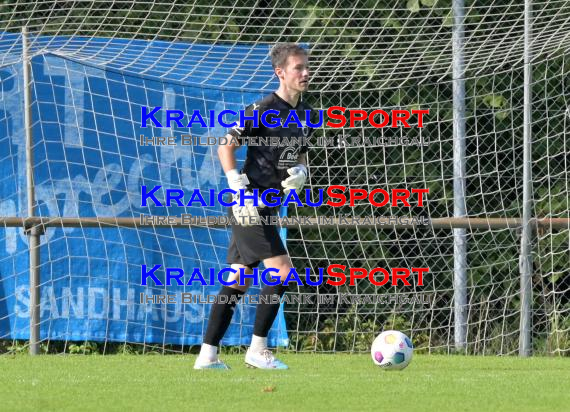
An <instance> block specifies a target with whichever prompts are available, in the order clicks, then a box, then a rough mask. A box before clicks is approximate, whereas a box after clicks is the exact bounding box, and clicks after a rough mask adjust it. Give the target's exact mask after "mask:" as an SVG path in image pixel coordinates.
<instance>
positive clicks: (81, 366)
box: [0, 354, 570, 412]
mask: <svg viewBox="0 0 570 412" xmlns="http://www.w3.org/2000/svg"><path fill="white" fill-rule="evenodd" d="M279 356H280V358H281V359H283V360H284V361H285V362H287V363H288V364H289V366H290V368H291V369H290V370H288V371H261V370H252V369H247V368H246V367H245V365H244V364H243V356H242V355H231V356H225V357H224V358H223V359H225V360H226V361H227V362H228V364H229V365H231V366H232V370H230V371H220V370H210V371H195V370H193V369H192V365H193V362H194V359H195V356H194V355H188V356H177V355H169V356H160V355H159V356H136V355H112V356H83V355H68V356H58V355H47V356H38V357H29V356H26V355H18V356H9V355H8V356H0V411H64V410H66V411H67V410H81V411H88V410H93V411H102V410H104V411H112V410H113V411H114V410H117V411H118V410H121V411H125V410H140V411H146V410H155V411H161V410H171V411H174V410H188V411H189V410H232V411H252V410H260V411H268V410H279V411H287V410H291V411H298V410H327V411H332V410H377V411H386V410H391V411H415V410H430V411H437V412H444V411H482V410H488V411H517V412H522V411H535V410H536V411H539V410H540V411H569V410H570V358H539V357H537V358H528V359H522V358H517V357H466V356H416V357H415V358H414V359H413V361H412V363H411V365H410V366H409V367H408V368H407V369H405V370H403V371H393V372H389V371H384V370H381V369H379V368H377V367H375V366H373V364H372V361H371V359H370V357H369V356H367V355H312V354H280V355H279Z"/></svg>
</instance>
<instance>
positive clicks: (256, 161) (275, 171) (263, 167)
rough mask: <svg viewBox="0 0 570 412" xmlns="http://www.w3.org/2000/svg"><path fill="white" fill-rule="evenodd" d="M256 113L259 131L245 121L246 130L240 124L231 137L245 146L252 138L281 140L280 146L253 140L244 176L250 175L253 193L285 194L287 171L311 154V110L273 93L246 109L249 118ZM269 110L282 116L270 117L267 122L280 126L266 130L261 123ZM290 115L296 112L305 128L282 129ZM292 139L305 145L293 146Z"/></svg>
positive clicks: (251, 123) (250, 122)
mask: <svg viewBox="0 0 570 412" xmlns="http://www.w3.org/2000/svg"><path fill="white" fill-rule="evenodd" d="M254 110H257V117H258V120H259V122H258V127H254V124H253V120H246V121H245V122H244V127H239V122H238V125H237V126H236V127H234V128H233V129H231V131H230V132H229V134H230V135H232V136H234V137H236V138H238V139H240V141H241V142H242V143H245V144H247V142H248V139H247V138H249V137H267V138H271V137H276V138H279V142H280V144H278V145H271V144H270V143H266V142H265V141H266V140H267V141H269V140H270V139H263V140H262V139H251V144H248V145H247V155H246V159H245V164H244V166H243V168H242V170H241V173H245V174H246V175H247V177H248V179H249V182H250V185H249V186H250V188H251V189H259V190H260V193H261V192H262V191H264V190H266V189H278V190H279V191H280V194H282V190H283V187H282V186H281V182H282V181H283V180H285V179H287V178H288V177H289V174H288V173H287V169H289V168H290V167H293V166H295V165H297V164H298V161H297V158H298V156H299V154H301V153H305V152H307V150H308V147H307V144H306V142H307V141H308V139H309V136H310V135H311V133H312V132H313V129H312V128H310V127H308V126H307V123H306V116H307V115H308V113H310V111H311V110H312V109H311V107H310V106H308V105H307V104H305V103H304V102H302V101H300V100H299V102H298V103H297V106H296V107H293V106H291V105H290V104H289V103H288V102H286V101H285V100H283V99H282V98H281V97H279V96H278V95H277V94H276V93H271V94H270V95H268V96H266V97H264V98H263V99H261V100H259V101H257V102H255V103H253V104H252V105H250V106H248V107H247V108H246V109H245V114H246V116H248V117H252V115H253V113H254ZM267 110H275V111H278V112H279V114H275V113H268V115H267V116H266V118H267V120H266V121H267V122H271V123H277V121H278V119H280V126H277V127H267V126H265V125H264V124H263V123H262V121H261V116H262V114H263V113H264V112H265V111H267ZM307 110H308V111H309V112H307ZM291 111H295V112H296V114H297V118H298V119H299V121H300V123H301V124H302V125H303V127H299V126H298V125H297V124H296V122H290V124H289V125H288V127H283V124H284V122H285V120H286V119H287V118H288V117H289V115H290V112H291ZM291 138H298V139H293V140H297V141H298V142H301V143H304V144H300V145H299V144H294V143H296V142H295V141H293V142H291ZM274 140H275V139H274ZM291 143H293V144H291Z"/></svg>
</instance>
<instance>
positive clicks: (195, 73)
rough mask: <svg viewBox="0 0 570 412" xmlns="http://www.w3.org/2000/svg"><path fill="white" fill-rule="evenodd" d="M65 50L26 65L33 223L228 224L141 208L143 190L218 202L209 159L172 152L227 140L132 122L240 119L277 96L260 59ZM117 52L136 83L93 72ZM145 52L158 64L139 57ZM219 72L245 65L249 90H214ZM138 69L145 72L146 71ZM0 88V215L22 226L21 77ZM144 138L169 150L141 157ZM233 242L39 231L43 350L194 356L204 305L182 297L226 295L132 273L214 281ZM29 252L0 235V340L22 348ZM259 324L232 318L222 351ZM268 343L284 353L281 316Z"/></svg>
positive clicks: (135, 232) (244, 308) (247, 311)
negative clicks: (166, 299)
mask: <svg viewBox="0 0 570 412" xmlns="http://www.w3.org/2000/svg"><path fill="white" fill-rule="evenodd" d="M51 40H52V41H53V42H57V41H58V40H59V41H61V39H58V38H51ZM19 42H20V40H19V38H17V37H15V38H14V44H15V46H14V49H15V50H17V49H18V47H20V48H21V45H19ZM44 42H47V41H45V39H44ZM73 47H75V48H76V49H77V52H76V53H75V54H74V53H70V54H69V55H59V54H50V53H43V54H37V55H35V56H34V57H33V59H32V74H33V91H32V93H33V96H32V99H33V135H34V178H35V191H36V200H37V205H38V206H37V211H36V213H37V214H38V215H40V216H65V217H93V216H97V217H115V216H116V217H135V218H138V217H139V216H140V214H145V215H171V216H180V215H181V214H192V215H195V216H215V215H218V216H220V215H225V213H226V210H225V208H224V207H222V206H221V205H219V204H217V205H215V206H209V207H206V208H203V207H199V206H198V207H197V206H193V207H186V206H185V207H178V206H176V207H157V206H155V205H150V206H147V207H141V186H142V185H146V186H148V187H151V188H152V187H154V186H156V185H161V186H162V187H163V188H164V189H166V188H171V189H183V190H185V191H191V190H193V189H200V190H201V191H204V192H207V191H208V190H210V189H214V190H215V191H216V192H218V191H220V190H222V189H224V188H226V180H225V177H224V174H223V171H222V169H221V166H220V164H219V161H218V158H217V153H216V149H217V148H216V147H215V146H192V145H185V146H182V145H181V144H180V143H179V142H180V137H181V136H182V135H183V134H188V133H191V134H192V135H195V136H223V135H225V134H226V132H227V130H226V129H224V128H222V127H220V126H217V127H215V128H207V129H200V128H192V129H191V130H189V129H178V128H155V127H152V125H151V124H149V125H148V127H141V126H142V125H141V121H140V119H141V108H142V107H143V106H148V107H155V106H161V107H164V108H172V109H179V110H182V111H184V112H185V113H191V112H192V111H193V110H196V109H198V110H200V111H201V112H202V113H207V111H208V110H215V111H216V112H219V111H221V110H224V109H231V110H234V111H237V110H240V109H243V108H244V107H245V106H246V105H248V104H250V103H251V102H253V101H255V100H256V99H258V98H260V97H261V96H262V95H263V94H265V93H266V92H263V91H262V90H261V86H262V85H271V84H272V82H273V80H272V79H271V78H270V77H268V74H267V73H268V71H267V70H256V67H259V66H260V65H266V64H270V63H269V62H268V61H260V59H259V56H260V55H264V56H266V55H267V54H268V49H267V48H266V47H265V48H264V47H262V46H255V48H253V47H245V46H240V47H231V48H230V47H225V46H210V45H208V46H197V45H184V44H180V43H176V44H175V45H173V44H172V43H166V42H144V41H131V42H128V43H124V42H121V40H111V39H104V41H103V40H100V41H97V42H95V41H94V40H93V39H91V40H90V41H87V40H85V41H82V40H81V39H77V40H76V41H74V42H73ZM113 50H116V54H117V59H120V58H123V59H126V58H127V57H129V56H130V58H131V59H133V64H135V63H136V68H137V69H136V70H127V69H125V68H124V64H123V65H113V64H112V62H107V64H106V65H97V64H96V63H97V61H96V56H97V54H98V53H100V54H101V53H109V51H113ZM148 50H153V51H154V53H151V54H145V53H144V52H145V51H148ZM81 55H88V56H89V58H88V59H87V58H86V60H88V64H85V62H83V61H81V62H80V60H81V59H79V57H80V56H81ZM149 56H150V57H149ZM215 59H217V61H214V60H215ZM224 59H242V60H243V64H244V65H247V64H251V67H252V73H251V78H249V79H239V78H236V79H233V80H232V79H231V73H228V74H227V76H224V77H225V78H224V80H223V82H222V81H221V80H220V76H218V77H215V76H214V77H213V76H211V75H210V74H211V68H212V67H214V66H215V67H219V69H220V70H223V61H224ZM4 61H7V60H6V59H4ZM145 65H147V66H148V70H147V71H145V70H143V69H141V67H144V66H145ZM216 65H217V66H216ZM265 68H266V69H267V67H265ZM161 74H164V76H161ZM256 76H257V77H256ZM0 84H1V88H0V153H1V154H0V215H1V216H26V201H27V200H26V175H25V164H26V156H25V135H24V107H23V104H24V103H23V102H24V98H23V78H22V68H21V63H13V64H12V63H10V64H9V65H6V66H4V67H0ZM273 86H276V85H275V84H273ZM248 90H256V91H255V92H251V91H248ZM268 92H269V91H268ZM162 120H164V121H165V120H166V119H162ZM149 123H150V122H149ZM141 135H142V136H147V137H150V136H175V137H176V140H177V142H178V144H177V145H175V146H166V145H162V146H148V145H141V144H140V136H141ZM244 156H245V149H240V150H239V151H238V158H239V159H241V160H243V158H244ZM161 193H162V192H161ZM186 200H188V199H186ZM229 238H230V231H229V230H227V229H208V228H183V229H159V228H152V227H149V228H141V229H131V228H121V227H109V228H71V227H65V228H50V229H48V230H47V231H46V233H45V235H44V236H42V247H41V339H61V340H94V341H118V342H141V343H142V342H144V343H164V344H184V345H194V344H199V343H201V341H202V335H203V332H204V331H205V327H206V323H207V318H208V313H209V309H210V305H208V304H204V303H182V299H181V296H182V293H192V294H194V295H201V296H207V295H215V294H217V292H218V291H219V289H220V287H221V285H220V284H219V283H218V282H216V284H215V285H207V286H202V285H200V284H199V283H198V284H196V283H193V284H191V285H184V286H177V285H171V286H146V287H145V286H141V267H142V265H143V264H146V265H147V266H150V267H152V266H154V265H156V264H160V265H162V266H161V268H160V269H159V270H157V271H156V272H155V275H156V276H157V277H158V278H159V279H160V280H161V281H162V283H165V282H164V280H165V273H166V272H165V269H166V268H170V267H176V268H183V269H184V271H185V273H186V274H187V276H185V278H184V279H185V283H186V281H187V280H188V279H189V277H190V276H189V275H190V274H191V273H192V270H193V269H194V268H199V269H200V271H201V272H202V273H204V274H205V277H206V279H209V277H208V276H207V274H208V273H209V270H210V269H211V268H213V269H214V270H215V271H216V272H217V271H218V270H220V269H221V268H224V267H227V266H228V265H227V264H226V262H225V257H226V251H227V246H228V244H229ZM27 242H28V240H27V237H26V235H25V234H24V231H23V229H21V228H0V339H27V338H28V337H29V291H28V286H29V271H28V268H29V262H28V247H27ZM150 283H151V285H152V282H150ZM248 293H249V294H251V295H255V294H258V293H259V287H255V286H253V287H251V288H250V290H249V292H248ZM141 294H145V295H157V294H161V295H165V294H168V295H176V296H177V299H176V303H171V304H166V303H155V304H153V303H145V302H142V303H141V301H140V297H141ZM254 315H255V304H249V303H243V304H240V305H238V308H237V310H236V313H235V315H234V318H233V322H232V326H231V327H230V329H229V331H228V333H227V334H226V336H225V338H224V340H223V341H222V343H223V344H227V345H244V344H249V342H250V338H251V334H252V330H253V321H254ZM269 341H270V344H271V345H276V346H277V345H280V346H284V345H287V344H288V337H287V333H286V327H285V320H284V316H283V313H282V311H281V312H280V314H279V316H278V318H277V320H276V321H275V323H274V325H273V328H272V330H271V332H270V335H269Z"/></svg>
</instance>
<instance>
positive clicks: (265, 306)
mask: <svg viewBox="0 0 570 412" xmlns="http://www.w3.org/2000/svg"><path fill="white" fill-rule="evenodd" d="M263 263H264V264H265V267H267V268H276V269H278V270H279V274H278V276H279V277H280V279H281V282H283V281H284V280H285V279H286V278H287V275H288V273H289V270H290V269H291V267H292V265H291V259H289V256H288V255H280V256H275V257H271V258H268V259H265V260H264V261H263ZM286 289H287V287H286V286H283V284H282V283H280V284H278V285H274V286H270V285H265V286H263V288H262V289H261V292H260V298H259V303H258V304H257V309H256V313H255V323H254V325H253V336H252V339H251V346H250V347H249V349H248V351H247V353H246V358H245V361H246V363H247V364H248V365H249V366H253V367H256V368H261V369H287V368H288V367H287V365H285V364H284V363H283V362H281V361H280V360H278V359H276V358H275V357H274V356H273V354H272V353H271V351H270V350H269V348H268V347H267V335H268V334H269V330H270V329H271V325H273V321H274V320H275V318H276V317H277V313H278V312H279V307H280V300H281V297H282V296H283V294H284V293H285V291H286ZM262 297H263V299H262ZM272 297H273V299H272Z"/></svg>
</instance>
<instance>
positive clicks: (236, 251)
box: [227, 207, 288, 268]
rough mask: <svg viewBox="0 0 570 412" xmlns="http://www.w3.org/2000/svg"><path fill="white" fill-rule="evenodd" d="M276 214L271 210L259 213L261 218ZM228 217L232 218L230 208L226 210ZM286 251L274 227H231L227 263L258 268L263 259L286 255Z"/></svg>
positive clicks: (265, 209)
mask: <svg viewBox="0 0 570 412" xmlns="http://www.w3.org/2000/svg"><path fill="white" fill-rule="evenodd" d="M276 213H277V212H276V211H275V210H274V209H273V210H272V209H271V208H263V209H261V210H260V211H259V214H260V215H262V216H269V215H270V214H276ZM228 216H233V212H232V208H231V207H229V208H228ZM287 254H288V253H287V249H285V246H284V245H283V241H282V240H281V237H280V236H279V229H278V226H276V225H266V224H261V225H253V226H241V225H232V238H231V240H230V246H229V247H228V257H227V263H228V264H230V265H231V264H234V263H239V264H241V265H244V266H249V267H251V268H254V267H257V266H259V263H260V262H261V261H262V260H264V259H269V258H271V257H275V256H281V255H287Z"/></svg>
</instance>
